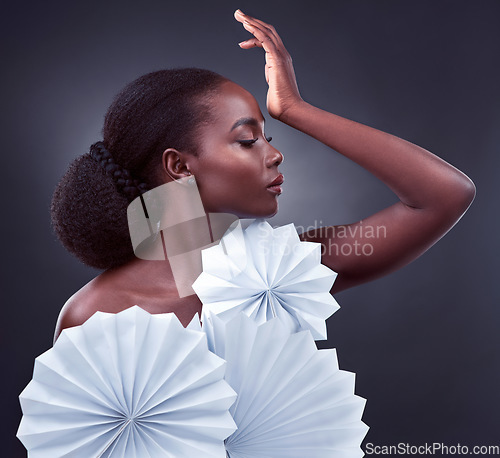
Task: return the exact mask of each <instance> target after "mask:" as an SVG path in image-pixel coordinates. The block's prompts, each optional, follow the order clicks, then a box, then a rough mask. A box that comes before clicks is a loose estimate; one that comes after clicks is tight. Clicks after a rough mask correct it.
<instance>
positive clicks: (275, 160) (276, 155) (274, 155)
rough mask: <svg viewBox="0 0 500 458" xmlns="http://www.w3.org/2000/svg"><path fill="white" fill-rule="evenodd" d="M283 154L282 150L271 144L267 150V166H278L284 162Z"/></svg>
mask: <svg viewBox="0 0 500 458" xmlns="http://www.w3.org/2000/svg"><path fill="white" fill-rule="evenodd" d="M283 159H284V157H283V154H281V152H280V151H278V150H277V149H276V148H275V147H274V146H271V145H269V151H268V152H267V156H266V166H267V167H272V166H274V165H275V166H276V167H277V166H278V165H280V164H281V163H282V162H283Z"/></svg>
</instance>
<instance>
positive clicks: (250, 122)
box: [229, 118, 260, 132]
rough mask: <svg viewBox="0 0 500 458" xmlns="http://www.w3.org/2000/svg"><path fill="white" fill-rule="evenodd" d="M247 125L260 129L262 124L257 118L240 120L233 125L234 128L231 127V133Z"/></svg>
mask: <svg viewBox="0 0 500 458" xmlns="http://www.w3.org/2000/svg"><path fill="white" fill-rule="evenodd" d="M245 125H248V126H254V127H259V126H260V122H259V121H257V120H256V119H255V118H240V119H238V121H236V122H235V123H234V124H233V127H231V130H230V131H229V132H231V131H233V130H234V129H236V128H237V127H239V126H245Z"/></svg>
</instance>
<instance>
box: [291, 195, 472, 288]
mask: <svg viewBox="0 0 500 458" xmlns="http://www.w3.org/2000/svg"><path fill="white" fill-rule="evenodd" d="M469 204H470V202H469ZM467 207H468V204H467V205H465V204H464V206H463V208H462V209H461V210H460V211H458V210H456V209H455V210H454V211H448V210H446V209H443V208H441V209H418V208H412V207H409V206H407V205H405V204H404V203H402V202H398V203H396V204H394V205H391V206H390V207H387V208H385V209H384V210H382V211H379V212H377V213H375V214H374V215H371V216H370V217H368V218H366V219H364V220H361V221H358V222H356V223H353V224H348V225H345V226H330V227H322V228H319V229H314V230H311V231H307V232H305V233H303V234H301V236H300V238H301V239H302V240H304V241H311V242H318V243H321V245H322V263H323V264H325V265H326V266H328V267H330V268H331V269H333V270H334V271H336V272H337V273H338V277H337V280H336V281H335V284H334V285H333V288H332V292H338V291H341V290H344V289H347V288H350V287H352V286H355V285H358V284H361V283H364V282H367V281H370V280H373V279H375V278H378V277H381V276H383V275H386V274H388V273H390V272H392V271H394V270H396V269H399V268H401V267H403V266H404V265H406V264H408V263H410V262H411V261H413V260H414V259H416V258H418V257H419V256H420V255H422V254H423V253H424V252H425V251H426V250H428V249H429V248H430V247H431V246H432V245H434V244H435V243H436V242H437V241H438V240H439V239H440V238H441V237H443V236H444V235H445V234H446V232H448V231H449V230H450V229H451V228H452V227H453V226H454V224H455V223H456V222H457V221H458V220H459V219H460V217H461V216H462V215H463V213H464V212H465V210H466V209H467Z"/></svg>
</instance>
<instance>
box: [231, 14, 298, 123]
mask: <svg viewBox="0 0 500 458" xmlns="http://www.w3.org/2000/svg"><path fill="white" fill-rule="evenodd" d="M234 17H235V18H236V20H237V21H238V22H241V23H242V24H243V27H244V28H245V29H246V30H248V31H249V32H250V33H251V34H252V35H253V38H250V39H249V40H246V41H242V42H241V43H239V45H240V47H241V48H243V49H250V48H255V47H259V48H263V49H264V51H265V53H266V68H265V74H266V81H267V84H268V85H269V90H268V92H267V110H268V111H269V114H270V115H271V116H272V117H273V118H275V119H280V118H282V116H283V114H284V113H285V112H286V111H287V110H289V109H290V107H292V106H294V105H296V104H297V103H300V102H301V101H302V98H301V97H300V94H299V88H298V87H297V81H296V79H295V71H294V70H293V65H292V58H291V57H290V54H288V51H287V50H286V49H285V46H284V45H283V42H282V41H281V38H280V37H279V35H278V34H277V33H276V30H275V29H274V27H273V26H272V25H270V24H266V23H265V22H263V21H260V20H259V19H255V18H253V17H251V16H248V15H247V14H244V13H242V12H241V11H240V10H236V11H235V13H234Z"/></svg>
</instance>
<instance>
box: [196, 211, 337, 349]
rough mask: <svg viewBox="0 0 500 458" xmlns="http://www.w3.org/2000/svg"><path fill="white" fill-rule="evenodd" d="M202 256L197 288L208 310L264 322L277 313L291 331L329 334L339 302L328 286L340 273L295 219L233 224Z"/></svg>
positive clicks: (225, 317) (225, 316)
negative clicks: (304, 238) (282, 223)
mask: <svg viewBox="0 0 500 458" xmlns="http://www.w3.org/2000/svg"><path fill="white" fill-rule="evenodd" d="M202 262H203V272H202V273H201V275H200V276H199V277H198V278H197V279H196V281H195V282H194V284H193V289H194V290H195V292H196V294H197V295H198V297H199V298H200V300H201V301H202V303H203V310H204V312H203V313H206V312H208V311H210V312H211V313H215V314H217V315H218V316H219V317H220V318H221V319H222V320H223V321H228V320H230V319H231V318H233V317H235V316H237V315H238V314H239V313H240V312H243V313H245V314H246V315H247V316H249V317H251V318H252V319H254V320H255V321H256V323H259V324H261V323H264V322H266V321H267V320H269V319H271V318H274V317H278V318H279V319H280V320H281V321H283V323H285V324H286V325H287V327H288V328H289V329H290V330H291V331H292V332H297V331H302V330H309V331H311V333H312V335H313V337H314V338H315V339H326V324H325V320H326V319H327V318H328V317H329V316H331V315H332V314H333V313H334V312H335V311H336V310H337V309H338V308H339V305H338V304H337V302H336V301H335V299H334V298H333V297H332V295H331V294H330V292H329V291H330V289H331V288H332V285H333V283H334V281H335V278H336V276H337V273H336V272H334V271H333V270H331V269H329V268H328V267H326V266H324V265H323V264H321V245H320V244H319V243H314V242H302V241H301V240H300V239H299V236H298V234H297V231H296V229H295V227H294V226H293V224H288V225H286V226H282V227H279V228H276V229H273V228H272V227H271V226H270V225H269V223H267V222H266V221H264V220H256V221H254V222H253V223H252V224H251V225H250V226H248V227H247V228H246V229H245V230H244V231H243V230H241V228H240V227H237V228H236V229H234V228H231V229H230V230H228V232H227V233H226V234H225V235H224V236H223V237H222V239H221V241H220V243H219V244H218V245H216V246H213V247H210V248H207V249H205V250H203V252H202ZM202 320H203V315H202Z"/></svg>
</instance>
